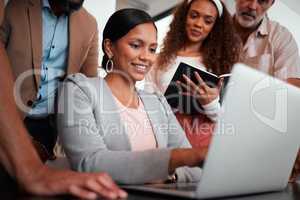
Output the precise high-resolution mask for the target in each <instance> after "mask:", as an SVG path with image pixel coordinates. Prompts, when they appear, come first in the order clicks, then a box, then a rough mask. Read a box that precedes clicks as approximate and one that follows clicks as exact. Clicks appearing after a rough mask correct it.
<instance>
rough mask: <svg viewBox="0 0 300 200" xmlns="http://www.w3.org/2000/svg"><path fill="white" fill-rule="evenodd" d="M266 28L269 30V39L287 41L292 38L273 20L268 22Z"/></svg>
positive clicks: (288, 32)
mask: <svg viewBox="0 0 300 200" xmlns="http://www.w3.org/2000/svg"><path fill="white" fill-rule="evenodd" d="M267 26H268V30H269V35H270V37H271V39H282V40H285V39H288V38H289V37H293V36H292V33H291V32H290V31H289V30H288V29H287V28H286V27H285V26H283V25H281V24H280V23H279V22H277V21H274V20H268V21H267Z"/></svg>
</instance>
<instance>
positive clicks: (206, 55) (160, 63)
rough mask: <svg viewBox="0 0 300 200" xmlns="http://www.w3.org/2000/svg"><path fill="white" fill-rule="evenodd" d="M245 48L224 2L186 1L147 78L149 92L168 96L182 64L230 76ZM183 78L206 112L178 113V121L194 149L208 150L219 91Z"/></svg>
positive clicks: (178, 8)
mask: <svg viewBox="0 0 300 200" xmlns="http://www.w3.org/2000/svg"><path fill="white" fill-rule="evenodd" d="M241 47H242V45H241V41H240V39H239V37H238V36H237V35H236V34H235V31H234V28H233V22H232V18H231V16H230V13H229V12H228V10H227V9H226V7H225V5H224V4H223V2H221V1H220V0H184V1H183V2H182V3H181V4H180V5H178V7H177V8H176V10H175V13H174V18H173V21H172V22H171V24H170V29H169V31H168V33H167V36H166V37H165V39H164V43H163V46H162V49H161V52H160V53H159V56H158V58H157V64H156V67H155V68H154V69H153V70H152V72H151V73H150V75H149V76H147V77H146V85H145V89H146V90H148V91H151V92H153V91H159V92H162V93H164V92H165V91H166V89H167V87H168V85H169V84H170V82H171V79H172V77H173V75H174V73H175V72H176V69H177V67H178V65H179V63H180V62H184V63H187V64H189V65H192V66H196V67H199V68H201V69H202V70H206V71H209V72H212V73H214V74H217V75H221V74H224V73H230V71H231V68H232V66H233V64H234V63H236V62H238V60H239V55H240V50H241ZM183 78H184V79H185V80H186V81H187V83H188V86H190V88H194V90H193V91H190V94H191V95H193V96H196V98H197V100H198V102H199V103H200V104H201V106H202V107H203V111H202V112H201V113H200V114H197V115H187V114H183V113H179V112H177V113H176V116H177V119H178V120H179V122H180V123H181V125H182V127H183V128H184V129H185V132H186V134H187V136H188V138H189V140H190V142H191V144H192V145H193V147H200V148H201V147H207V146H208V145H209V142H210V138H211V134H212V132H213V129H214V126H215V122H216V120H217V118H218V113H219V110H220V104H219V87H216V88H213V87H209V86H208V85H206V84H205V83H203V81H202V80H201V77H199V76H198V83H193V82H190V80H189V78H187V77H183ZM199 83H201V84H199ZM221 84H222V83H221V82H220V83H219V86H220V85H221ZM193 85H194V87H193ZM195 86H196V87H197V89H195Z"/></svg>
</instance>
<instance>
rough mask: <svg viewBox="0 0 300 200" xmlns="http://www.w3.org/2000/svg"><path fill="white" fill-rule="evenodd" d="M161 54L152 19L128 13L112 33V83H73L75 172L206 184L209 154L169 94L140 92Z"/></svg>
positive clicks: (69, 83)
mask: <svg viewBox="0 0 300 200" xmlns="http://www.w3.org/2000/svg"><path fill="white" fill-rule="evenodd" d="M156 48H157V30H156V27H155V24H154V22H153V21H152V18H151V17H150V16H149V15H148V14H147V13H145V12H143V11H140V10H137V9H123V10H120V11H117V12H115V13H114V14H113V15H112V16H111V17H110V18H109V20H108V22H107V24H106V26H105V28H104V32H103V42H102V49H103V51H104V57H103V60H102V66H103V68H104V69H106V71H107V73H108V75H107V76H106V77H105V79H102V78H99V77H98V78H87V77H86V76H84V75H82V74H75V75H71V76H69V77H67V78H66V81H65V82H64V85H63V90H62V91H61V93H60V94H61V95H60V98H59V108H58V113H63V114H61V115H58V127H59V133H60V136H61V139H62V143H63V146H64V149H65V151H66V155H67V156H68V158H69V160H70V164H71V166H72V168H73V169H76V170H79V171H89V172H96V171H105V172H107V173H108V174H110V175H111V176H112V178H113V179H114V180H115V181H117V182H118V183H125V184H137V183H149V182H157V181H165V180H170V181H171V180H172V181H175V180H177V181H179V182H194V181H199V177H200V175H201V169H200V168H199V166H200V165H201V164H202V162H203V159H204V157H205V155H206V150H198V149H192V148H191V145H190V143H189V141H188V139H187V138H186V135H185V134H184V131H183V130H182V128H181V127H180V125H179V123H178V121H177V120H176V117H175V116H174V114H173V112H172V110H171V109H170V107H169V105H168V103H167V102H166V100H165V98H164V97H163V96H161V95H155V94H149V93H146V92H143V91H137V90H136V89H135V83H136V81H140V80H143V79H144V78H145V75H146V74H147V72H148V71H149V70H150V69H151V67H152V65H153V63H154V62H155V59H156Z"/></svg>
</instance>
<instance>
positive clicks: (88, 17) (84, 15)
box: [74, 7, 97, 26]
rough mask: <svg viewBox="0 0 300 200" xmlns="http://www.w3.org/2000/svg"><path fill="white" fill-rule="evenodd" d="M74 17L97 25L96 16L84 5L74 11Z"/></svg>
mask: <svg viewBox="0 0 300 200" xmlns="http://www.w3.org/2000/svg"><path fill="white" fill-rule="evenodd" d="M74 17H75V18H76V20H79V21H83V22H84V23H89V24H92V25H94V26H95V25H97V20H96V18H95V17H94V16H93V15H92V14H91V13H89V12H88V11H87V10H86V9H85V8H83V7H82V8H81V9H80V10H79V11H76V13H74Z"/></svg>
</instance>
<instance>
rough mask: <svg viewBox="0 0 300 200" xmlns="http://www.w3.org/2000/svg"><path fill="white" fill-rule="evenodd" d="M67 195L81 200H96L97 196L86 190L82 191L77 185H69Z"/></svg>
mask: <svg viewBox="0 0 300 200" xmlns="http://www.w3.org/2000/svg"><path fill="white" fill-rule="evenodd" d="M69 193H70V194H72V195H74V196H76V197H79V198H81V199H90V200H94V199H97V194H96V193H95V192H91V191H88V190H87V189H84V188H82V187H79V186H77V185H71V186H70V187H69Z"/></svg>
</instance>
